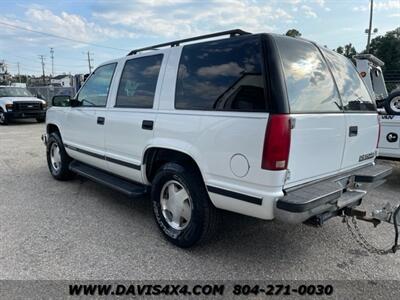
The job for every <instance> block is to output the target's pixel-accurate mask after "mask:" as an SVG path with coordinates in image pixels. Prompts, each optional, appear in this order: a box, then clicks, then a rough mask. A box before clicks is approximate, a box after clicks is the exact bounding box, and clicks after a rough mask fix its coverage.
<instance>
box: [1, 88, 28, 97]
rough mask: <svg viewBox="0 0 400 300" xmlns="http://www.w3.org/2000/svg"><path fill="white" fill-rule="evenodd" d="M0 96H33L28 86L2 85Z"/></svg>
mask: <svg viewBox="0 0 400 300" xmlns="http://www.w3.org/2000/svg"><path fill="white" fill-rule="evenodd" d="M0 97H33V95H32V94H31V92H30V91H28V90H27V89H26V88H19V87H12V86H7V87H0Z"/></svg>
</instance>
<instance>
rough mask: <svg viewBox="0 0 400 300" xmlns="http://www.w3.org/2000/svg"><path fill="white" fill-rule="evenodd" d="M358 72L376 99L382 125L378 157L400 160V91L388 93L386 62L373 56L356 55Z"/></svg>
mask: <svg viewBox="0 0 400 300" xmlns="http://www.w3.org/2000/svg"><path fill="white" fill-rule="evenodd" d="M354 59H355V61H356V67H357V71H358V72H359V74H360V75H361V78H362V79H363V81H364V83H365V85H366V86H367V88H368V89H369V92H370V94H371V95H373V96H374V97H375V101H376V103H377V106H378V107H380V108H383V110H382V109H381V110H380V111H379V122H380V125H381V130H380V137H379V144H378V155H379V157H381V158H388V159H396V160H397V159H400V141H399V135H400V90H399V89H395V90H393V91H392V92H391V93H390V94H389V93H388V92H387V89H386V84H385V79H384V76H383V72H382V68H381V67H383V66H384V62H383V61H381V60H380V59H379V58H377V57H375V56H373V55H372V54H359V55H355V56H354Z"/></svg>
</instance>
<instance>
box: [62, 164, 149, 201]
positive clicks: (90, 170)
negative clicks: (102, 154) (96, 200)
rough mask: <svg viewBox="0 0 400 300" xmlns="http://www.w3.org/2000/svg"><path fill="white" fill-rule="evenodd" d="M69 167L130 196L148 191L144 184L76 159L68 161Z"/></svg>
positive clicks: (135, 196)
mask: <svg viewBox="0 0 400 300" xmlns="http://www.w3.org/2000/svg"><path fill="white" fill-rule="evenodd" d="M69 169H70V170H71V171H72V172H74V173H76V174H78V175H81V176H83V177H86V178H88V179H90V180H92V181H94V182H97V183H100V184H103V185H105V186H107V187H109V188H112V189H114V190H116V191H118V192H121V193H123V194H125V195H127V196H128V197H130V198H138V197H142V196H145V195H146V194H147V193H148V187H147V186H145V185H141V184H139V183H135V182H132V181H129V180H126V179H123V178H121V177H118V176H116V175H113V174H110V173H108V172H106V171H103V170H100V169H97V168H95V167H92V166H89V165H87V164H84V163H81V162H78V161H76V160H74V161H72V162H71V163H70V165H69Z"/></svg>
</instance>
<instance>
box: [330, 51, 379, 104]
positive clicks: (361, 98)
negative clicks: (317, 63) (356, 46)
mask: <svg viewBox="0 0 400 300" xmlns="http://www.w3.org/2000/svg"><path fill="white" fill-rule="evenodd" d="M322 51H323V53H324V55H325V58H326V60H327V61H328V64H329V67H330V68H331V70H332V73H333V76H334V77H335V80H336V84H337V86H338V89H339V93H340V96H341V98H342V103H343V108H344V110H346V111H368V112H369V111H375V110H376V108H375V104H374V102H373V100H372V98H371V96H370V94H369V93H368V90H367V88H366V87H365V85H364V82H362V79H361V78H360V76H359V75H358V73H357V71H356V69H355V67H354V65H353V64H352V62H351V61H350V60H349V59H347V58H346V57H344V56H343V55H340V54H337V53H335V52H333V51H330V50H327V49H323V50H322Z"/></svg>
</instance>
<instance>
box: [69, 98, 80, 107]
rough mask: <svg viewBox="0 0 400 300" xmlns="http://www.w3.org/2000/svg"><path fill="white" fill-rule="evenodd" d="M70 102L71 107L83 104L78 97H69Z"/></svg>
mask: <svg viewBox="0 0 400 300" xmlns="http://www.w3.org/2000/svg"><path fill="white" fill-rule="evenodd" d="M69 104H70V106H71V107H77V106H80V105H81V102H80V101H78V100H76V99H69Z"/></svg>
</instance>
